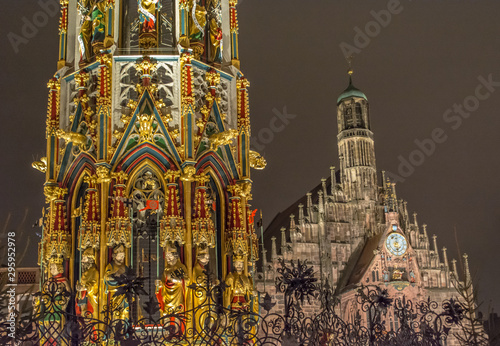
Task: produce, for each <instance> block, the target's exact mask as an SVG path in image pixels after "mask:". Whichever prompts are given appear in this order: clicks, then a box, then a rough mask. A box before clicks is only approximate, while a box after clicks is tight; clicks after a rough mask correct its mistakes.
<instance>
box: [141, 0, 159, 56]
mask: <svg viewBox="0 0 500 346" xmlns="http://www.w3.org/2000/svg"><path fill="white" fill-rule="evenodd" d="M160 6H161V5H160V1H159V0H138V10H139V42H140V44H141V47H143V48H151V47H157V46H158V30H157V20H158V10H159V9H160Z"/></svg>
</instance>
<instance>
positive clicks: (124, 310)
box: [103, 244, 129, 321]
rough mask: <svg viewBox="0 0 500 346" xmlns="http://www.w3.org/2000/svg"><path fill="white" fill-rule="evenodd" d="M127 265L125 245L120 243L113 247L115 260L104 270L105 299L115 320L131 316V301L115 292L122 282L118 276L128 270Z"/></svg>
mask: <svg viewBox="0 0 500 346" xmlns="http://www.w3.org/2000/svg"><path fill="white" fill-rule="evenodd" d="M127 269H128V268H127V266H126V265H125V247H124V246H123V245H122V244H120V245H117V246H115V247H114V249H113V261H112V262H111V263H109V264H108V265H107V266H106V269H105V271H104V285H105V286H106V291H105V296H104V297H103V298H104V299H106V298H107V308H108V309H109V310H110V311H111V312H112V313H113V315H112V316H111V321H113V320H117V319H120V320H127V319H128V318H129V303H128V302H127V299H126V297H125V295H124V294H120V295H117V294H115V292H116V290H117V289H118V287H120V284H119V283H118V280H117V278H118V277H119V276H120V275H123V274H125V273H126V272H127Z"/></svg>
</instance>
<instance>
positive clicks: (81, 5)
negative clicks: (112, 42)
mask: <svg viewBox="0 0 500 346" xmlns="http://www.w3.org/2000/svg"><path fill="white" fill-rule="evenodd" d="M78 12H79V13H80V15H81V17H82V19H81V28H80V35H79V36H78V43H79V44H80V63H89V62H90V60H91V57H92V55H93V54H97V53H99V51H100V50H101V49H103V48H104V39H105V38H106V32H105V31H106V1H105V0H78Z"/></svg>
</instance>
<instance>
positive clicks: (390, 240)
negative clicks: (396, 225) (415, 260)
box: [385, 233, 408, 256]
mask: <svg viewBox="0 0 500 346" xmlns="http://www.w3.org/2000/svg"><path fill="white" fill-rule="evenodd" d="M385 246H386V247H387V250H388V251H389V252H390V253H391V254H393V255H394V256H401V255H403V254H404V253H405V252H406V250H407V249H408V243H407V242H406V238H405V237H404V236H403V235H402V234H401V233H391V234H389V236H387V240H386V242H385Z"/></svg>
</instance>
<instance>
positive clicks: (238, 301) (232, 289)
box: [224, 255, 253, 310]
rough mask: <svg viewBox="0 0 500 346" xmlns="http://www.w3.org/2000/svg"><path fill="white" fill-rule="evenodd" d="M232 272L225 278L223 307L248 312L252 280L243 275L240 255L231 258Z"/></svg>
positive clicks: (243, 265)
mask: <svg viewBox="0 0 500 346" xmlns="http://www.w3.org/2000/svg"><path fill="white" fill-rule="evenodd" d="M233 266H234V271H233V272H232V273H229V274H227V276H226V285H227V288H226V291H225V292H224V306H225V307H227V308H229V309H232V310H249V309H250V308H251V303H252V299H253V282H252V279H251V278H250V277H249V276H248V275H245V272H244V268H245V261H244V257H243V256H242V255H234V256H233Z"/></svg>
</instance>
